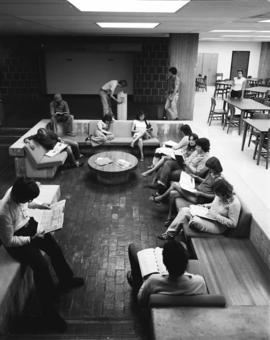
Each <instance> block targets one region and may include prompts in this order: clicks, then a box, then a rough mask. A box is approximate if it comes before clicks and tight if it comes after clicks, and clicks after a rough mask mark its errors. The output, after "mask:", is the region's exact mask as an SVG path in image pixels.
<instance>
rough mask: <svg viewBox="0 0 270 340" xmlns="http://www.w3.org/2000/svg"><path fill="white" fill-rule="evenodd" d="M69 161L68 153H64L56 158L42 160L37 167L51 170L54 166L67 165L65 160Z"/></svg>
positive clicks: (45, 157)
mask: <svg viewBox="0 0 270 340" xmlns="http://www.w3.org/2000/svg"><path fill="white" fill-rule="evenodd" d="M66 159H67V153H66V151H63V152H61V153H59V154H58V155H56V156H54V157H48V156H45V155H44V157H43V158H42V160H41V161H40V162H39V163H38V164H37V165H36V167H37V169H44V168H50V167H54V166H60V165H63V164H64V163H65V160H66Z"/></svg>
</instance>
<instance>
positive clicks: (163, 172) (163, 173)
mask: <svg viewBox="0 0 270 340" xmlns="http://www.w3.org/2000/svg"><path fill="white" fill-rule="evenodd" d="M176 170H178V171H179V178H180V173H181V171H180V170H181V169H180V166H179V163H178V162H177V161H176V160H173V159H171V160H168V161H166V162H165V163H164V165H163V166H162V167H161V168H160V169H159V171H158V175H157V179H158V180H160V181H161V182H162V183H163V184H164V185H165V186H166V187H168V186H169V182H170V180H171V176H172V173H173V172H174V171H176ZM179 178H178V180H179Z"/></svg>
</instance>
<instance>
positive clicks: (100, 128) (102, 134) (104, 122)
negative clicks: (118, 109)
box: [85, 114, 114, 146]
mask: <svg viewBox="0 0 270 340" xmlns="http://www.w3.org/2000/svg"><path fill="white" fill-rule="evenodd" d="M111 124H112V116H111V115H110V114H105V115H104V116H103V117H102V119H101V120H99V121H98V122H97V126H96V129H95V132H94V134H93V135H90V136H88V137H87V138H86V139H85V141H90V142H91V144H92V146H98V145H102V144H105V143H106V142H107V141H110V140H113V139H114V135H113V133H112V132H111V131H109V130H110V126H111Z"/></svg>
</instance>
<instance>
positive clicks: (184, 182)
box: [179, 171, 196, 192]
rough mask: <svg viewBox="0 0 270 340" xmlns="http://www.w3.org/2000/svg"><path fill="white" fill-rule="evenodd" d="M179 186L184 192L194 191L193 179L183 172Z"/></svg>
mask: <svg viewBox="0 0 270 340" xmlns="http://www.w3.org/2000/svg"><path fill="white" fill-rule="evenodd" d="M179 184H180V185H181V188H182V189H184V190H186V191H190V192H195V191H196V189H195V180H194V178H193V177H191V176H190V175H189V174H187V173H186V172H185V171H182V172H181V176H180V181H179Z"/></svg>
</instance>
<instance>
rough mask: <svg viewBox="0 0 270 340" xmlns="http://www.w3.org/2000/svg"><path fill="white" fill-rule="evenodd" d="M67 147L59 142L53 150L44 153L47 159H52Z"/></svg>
mask: <svg viewBox="0 0 270 340" xmlns="http://www.w3.org/2000/svg"><path fill="white" fill-rule="evenodd" d="M66 147H67V144H65V143H61V142H57V143H56V144H55V146H54V148H53V149H52V150H50V151H48V152H46V153H45V155H46V156H48V157H53V156H56V155H58V154H59V153H60V152H62V151H63V150H65V149H66Z"/></svg>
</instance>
